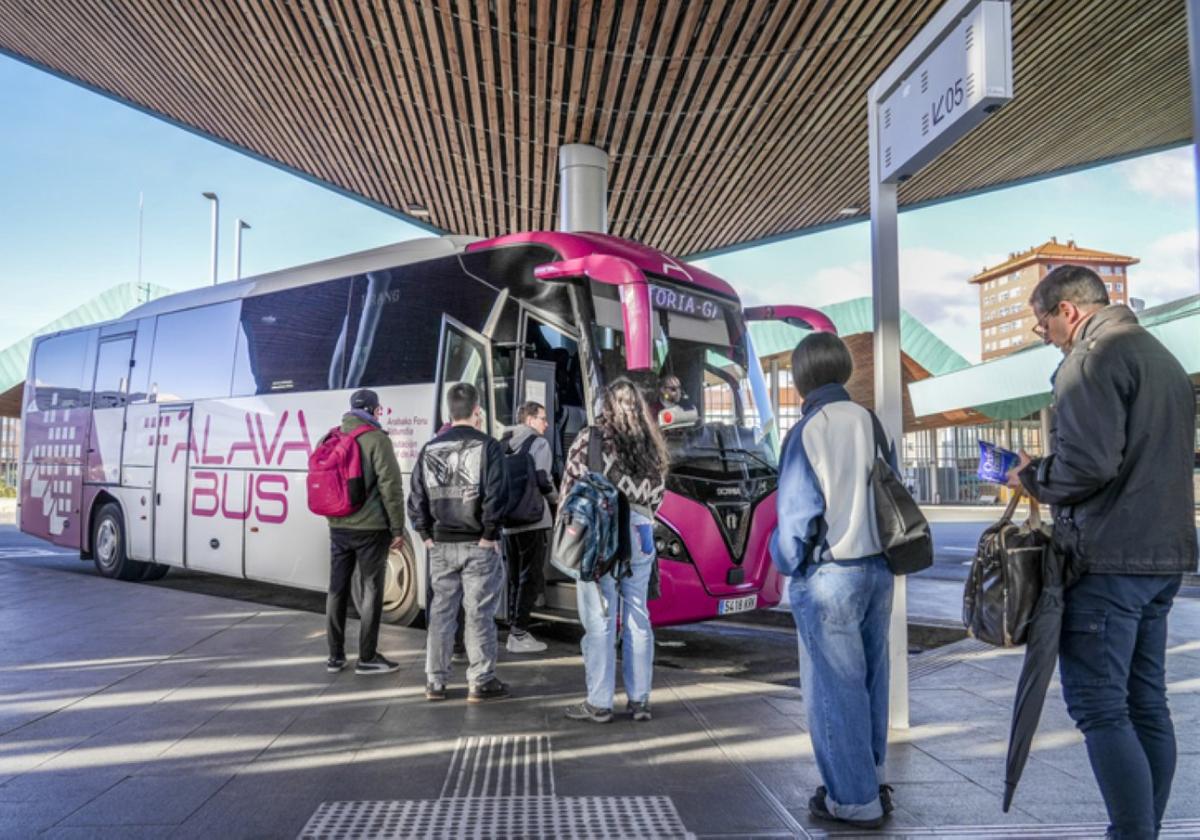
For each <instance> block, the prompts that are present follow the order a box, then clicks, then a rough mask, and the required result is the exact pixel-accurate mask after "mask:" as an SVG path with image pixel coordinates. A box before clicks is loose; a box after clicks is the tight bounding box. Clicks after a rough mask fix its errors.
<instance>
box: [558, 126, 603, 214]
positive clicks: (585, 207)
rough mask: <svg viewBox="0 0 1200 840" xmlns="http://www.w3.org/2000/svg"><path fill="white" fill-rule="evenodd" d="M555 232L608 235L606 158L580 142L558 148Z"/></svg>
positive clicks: (601, 150)
mask: <svg viewBox="0 0 1200 840" xmlns="http://www.w3.org/2000/svg"><path fill="white" fill-rule="evenodd" d="M558 229H559V230H561V231H566V232H568V233H569V232H571V231H594V232H596V233H608V155H607V154H606V153H605V152H604V150H603V149H598V148H596V147H595V146H588V145H586V144H584V143H569V144H567V145H565V146H560V147H559V149H558Z"/></svg>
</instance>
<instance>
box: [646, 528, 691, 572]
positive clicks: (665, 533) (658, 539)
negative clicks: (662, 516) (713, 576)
mask: <svg viewBox="0 0 1200 840" xmlns="http://www.w3.org/2000/svg"><path fill="white" fill-rule="evenodd" d="M654 550H655V551H656V552H657V553H658V556H659V557H662V558H663V559H665V560H677V561H679V562H680V563H691V562H692V557H691V555H690V554H688V550H687V546H686V545H684V544H683V538H682V537H680V536H679V534H676V533H675V532H674V531H672V530H671V529H670V528H668V527H667V526H666V524H664V523H663V522H661V521H658V520H655V522H654Z"/></svg>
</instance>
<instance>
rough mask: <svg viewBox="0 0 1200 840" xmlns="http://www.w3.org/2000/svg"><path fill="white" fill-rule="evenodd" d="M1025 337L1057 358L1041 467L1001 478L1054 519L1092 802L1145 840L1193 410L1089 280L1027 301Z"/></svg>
mask: <svg viewBox="0 0 1200 840" xmlns="http://www.w3.org/2000/svg"><path fill="white" fill-rule="evenodd" d="M1029 306H1030V308H1031V309H1032V310H1033V316H1034V318H1035V319H1036V323H1035V325H1034V328H1033V330H1034V332H1035V333H1036V334H1037V335H1038V336H1040V337H1041V338H1042V340H1043V341H1044V342H1045V343H1046V344H1053V345H1055V346H1056V347H1058V348H1059V349H1060V350H1062V352H1063V360H1062V363H1061V364H1060V365H1059V367H1058V370H1057V371H1056V372H1055V374H1054V377H1053V380H1052V381H1053V386H1054V412H1053V415H1052V420H1051V426H1050V439H1049V454H1047V455H1046V456H1045V457H1042V458H1034V459H1031V458H1030V457H1029V456H1028V455H1026V454H1025V453H1024V452H1022V453H1021V460H1020V463H1019V464H1018V465H1017V467H1016V468H1015V469H1014V470H1013V471H1012V472H1011V473H1009V476H1008V483H1009V486H1010V487H1012V488H1013V489H1024V490H1025V491H1026V492H1028V493H1029V494H1030V495H1031V496H1033V497H1034V498H1035V499H1037V500H1038V501H1040V502H1046V503H1048V504H1049V505H1050V507H1051V511H1052V512H1053V513H1054V543H1055V547H1056V548H1057V549H1058V550H1059V551H1060V552H1062V553H1063V555H1064V558H1065V560H1066V563H1067V567H1068V569H1069V570H1070V572H1069V575H1068V581H1067V582H1068V584H1069V585H1068V586H1067V589H1066V590H1065V592H1064V598H1063V600H1064V613H1063V626H1062V635H1061V636H1060V639H1059V672H1060V676H1061V678H1062V691H1063V698H1064V699H1065V700H1066V702H1067V711H1068V712H1069V713H1070V715H1071V718H1072V719H1073V720H1074V721H1075V725H1076V726H1077V727H1078V728H1079V730H1080V731H1081V732H1082V733H1083V737H1084V742H1085V743H1086V744H1087V751H1088V758H1089V760H1090V761H1091V765H1092V773H1093V775H1095V777H1096V781H1097V783H1098V784H1099V787H1100V793H1101V795H1102V796H1103V797H1104V804H1105V807H1106V809H1107V810H1108V819H1109V823H1110V825H1109V828H1108V833H1107V834H1106V835H1105V836H1106V837H1113V838H1135V837H1136V838H1153V837H1157V836H1158V831H1159V829H1160V827H1161V825H1162V818H1163V812H1164V810H1165V809H1166V807H1167V799H1168V797H1169V796H1170V793H1171V782H1172V779H1173V777H1174V775H1175V751H1176V747H1175V729H1174V725H1173V724H1172V722H1171V713H1170V710H1169V709H1168V708H1167V685H1166V647H1167V616H1168V614H1169V613H1170V611H1171V605H1172V603H1173V601H1174V599H1175V595H1176V594H1177V593H1178V592H1179V587H1180V584H1181V583H1182V576H1183V574H1184V573H1185V572H1193V571H1195V569H1196V530H1195V521H1194V516H1193V514H1194V511H1195V489H1194V484H1193V482H1192V464H1193V457H1192V456H1193V447H1194V445H1195V444H1194V438H1193V436H1194V435H1195V429H1196V397H1195V392H1194V391H1193V389H1192V383H1191V381H1190V380H1189V379H1188V375H1187V372H1186V371H1185V370H1184V368H1183V366H1182V365H1181V364H1180V363H1179V361H1178V360H1177V359H1176V358H1175V357H1174V355H1172V353H1171V351H1169V350H1168V349H1167V348H1166V347H1164V346H1163V345H1162V343H1161V342H1159V340H1158V339H1157V338H1155V337H1154V336H1153V335H1151V334H1150V333H1149V332H1148V331H1147V330H1145V329H1143V328H1142V327H1141V325H1139V324H1138V321H1137V316H1136V315H1134V314H1133V312H1132V311H1131V310H1130V309H1129V308H1128V307H1125V306H1121V305H1115V306H1114V305H1110V304H1109V300H1108V293H1107V290H1106V289H1105V287H1104V282H1103V281H1102V280H1101V279H1100V278H1099V277H1098V276H1097V275H1096V273H1095V272H1094V271H1092V270H1091V269H1089V268H1085V267H1083V266H1077V265H1064V266H1060V267H1058V268H1056V269H1054V270H1053V271H1051V272H1050V273H1049V274H1047V275H1046V276H1045V277H1043V278H1042V280H1041V281H1040V282H1039V283H1038V284H1037V286H1036V287H1034V290H1033V294H1032V295H1031V296H1030V299H1029Z"/></svg>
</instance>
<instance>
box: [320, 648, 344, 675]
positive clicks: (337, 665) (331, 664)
mask: <svg viewBox="0 0 1200 840" xmlns="http://www.w3.org/2000/svg"><path fill="white" fill-rule="evenodd" d="M345 667H346V654H344V653H343V654H342V655H341V656H331V657H329V658H328V659H326V660H325V670H326V671H328V672H329V673H331V674H336V673H337V672H338V671H340V670H342V669H343V668H345Z"/></svg>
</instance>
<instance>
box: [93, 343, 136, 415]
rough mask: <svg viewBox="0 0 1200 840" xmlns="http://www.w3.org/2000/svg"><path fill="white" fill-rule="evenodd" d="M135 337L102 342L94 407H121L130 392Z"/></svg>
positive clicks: (97, 367) (94, 393)
mask: <svg viewBox="0 0 1200 840" xmlns="http://www.w3.org/2000/svg"><path fill="white" fill-rule="evenodd" d="M132 351H133V337H132V336H130V337H128V338H119V339H113V340H107V341H102V342H100V354H99V356H98V357H97V359H96V385H95V388H94V392H93V395H92V408H120V407H121V406H123V405H125V402H126V400H127V395H128V394H129V356H130V353H131V352H132Z"/></svg>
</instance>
